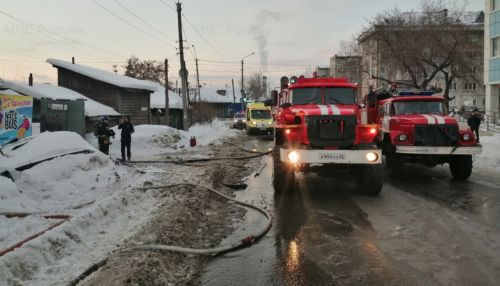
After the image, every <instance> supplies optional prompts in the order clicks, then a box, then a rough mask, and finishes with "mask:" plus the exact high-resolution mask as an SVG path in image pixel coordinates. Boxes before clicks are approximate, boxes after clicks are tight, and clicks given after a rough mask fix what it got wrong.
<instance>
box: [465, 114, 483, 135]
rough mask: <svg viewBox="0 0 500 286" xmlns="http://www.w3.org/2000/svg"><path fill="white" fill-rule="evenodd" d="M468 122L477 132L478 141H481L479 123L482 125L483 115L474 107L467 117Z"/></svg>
mask: <svg viewBox="0 0 500 286" xmlns="http://www.w3.org/2000/svg"><path fill="white" fill-rule="evenodd" d="M467 124H468V125H469V127H470V129H471V130H472V131H474V133H476V138H477V142H478V143H479V125H481V115H479V113H478V112H477V109H474V110H473V111H472V113H471V115H470V116H469V118H468V119H467Z"/></svg>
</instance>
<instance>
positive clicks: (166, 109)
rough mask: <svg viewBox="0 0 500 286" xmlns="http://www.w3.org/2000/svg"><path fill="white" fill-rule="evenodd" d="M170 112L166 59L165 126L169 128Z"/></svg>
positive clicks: (166, 63)
mask: <svg viewBox="0 0 500 286" xmlns="http://www.w3.org/2000/svg"><path fill="white" fill-rule="evenodd" d="M169 121H170V112H169V100H168V59H165V125H167V126H169V123H170V122H169Z"/></svg>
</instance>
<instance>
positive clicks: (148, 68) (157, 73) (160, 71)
mask: <svg viewBox="0 0 500 286" xmlns="http://www.w3.org/2000/svg"><path fill="white" fill-rule="evenodd" d="M123 67H124V68H125V75H126V76H129V77H133V78H137V79H144V80H150V81H153V82H156V83H159V84H161V85H165V67H164V63H163V62H161V61H154V60H140V59H139V58H138V57H135V56H131V57H130V59H128V60H127V64H126V65H124V66H123ZM168 86H169V89H170V90H173V87H174V84H173V82H169V84H168Z"/></svg>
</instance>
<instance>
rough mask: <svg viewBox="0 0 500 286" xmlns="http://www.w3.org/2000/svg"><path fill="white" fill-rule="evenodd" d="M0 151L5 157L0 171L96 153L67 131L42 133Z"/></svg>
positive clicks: (0, 163)
mask: <svg viewBox="0 0 500 286" xmlns="http://www.w3.org/2000/svg"><path fill="white" fill-rule="evenodd" d="M2 150H3V152H4V153H5V154H6V157H2V160H0V170H1V169H10V168H16V167H19V166H22V165H24V164H27V163H30V162H36V161H40V160H44V159H48V158H51V157H54V156H58V155H62V154H67V153H72V152H77V151H84V150H90V151H96V150H95V149H94V147H92V146H91V145H90V144H88V143H87V142H85V141H84V140H82V137H80V136H79V135H78V134H76V133H74V132H67V131H61V132H44V133H42V134H40V135H38V136H34V137H28V138H26V139H22V140H20V141H18V142H16V143H14V144H9V145H7V146H5V147H4V148H3V149H2Z"/></svg>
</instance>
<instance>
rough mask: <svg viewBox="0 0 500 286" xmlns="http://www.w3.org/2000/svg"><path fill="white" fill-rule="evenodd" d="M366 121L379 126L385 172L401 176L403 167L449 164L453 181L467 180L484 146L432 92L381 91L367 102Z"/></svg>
mask: <svg viewBox="0 0 500 286" xmlns="http://www.w3.org/2000/svg"><path fill="white" fill-rule="evenodd" d="M366 104H367V121H368V122H371V123H376V124H378V125H379V126H380V133H379V146H380V147H381V148H382V150H383V154H384V157H385V159H386V160H385V161H386V162H385V166H386V171H387V172H388V173H389V175H390V176H392V177H399V176H400V175H401V171H402V168H403V165H404V164H407V163H418V164H423V165H426V166H428V167H434V166H436V165H441V164H446V163H448V164H449V167H450V171H451V174H452V176H453V178H455V179H457V180H466V179H468V178H469V176H470V175H471V173H472V162H473V157H474V155H476V154H479V153H481V150H482V147H481V145H479V144H478V143H477V141H476V138H475V136H474V134H473V132H472V131H470V130H466V129H461V128H460V126H459V124H458V122H457V119H456V118H455V117H453V116H449V115H448V114H447V110H446V107H445V104H444V98H443V97H442V96H435V95H433V92H432V91H402V92H399V93H396V94H392V93H391V92H386V91H381V92H377V93H373V94H372V96H368V98H367V99H366Z"/></svg>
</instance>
